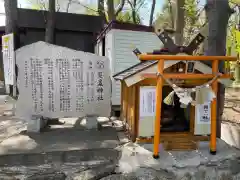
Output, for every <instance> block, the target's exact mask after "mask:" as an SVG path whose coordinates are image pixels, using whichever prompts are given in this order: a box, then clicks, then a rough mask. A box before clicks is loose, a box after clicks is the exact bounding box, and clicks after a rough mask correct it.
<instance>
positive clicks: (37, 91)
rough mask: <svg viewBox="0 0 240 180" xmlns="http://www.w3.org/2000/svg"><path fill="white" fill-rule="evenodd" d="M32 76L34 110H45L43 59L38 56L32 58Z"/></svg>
mask: <svg viewBox="0 0 240 180" xmlns="http://www.w3.org/2000/svg"><path fill="white" fill-rule="evenodd" d="M30 62H31V68H30V77H31V81H32V82H31V84H32V99H33V103H34V111H35V112H42V111H43V77H42V61H41V60H39V59H37V58H31V59H30Z"/></svg>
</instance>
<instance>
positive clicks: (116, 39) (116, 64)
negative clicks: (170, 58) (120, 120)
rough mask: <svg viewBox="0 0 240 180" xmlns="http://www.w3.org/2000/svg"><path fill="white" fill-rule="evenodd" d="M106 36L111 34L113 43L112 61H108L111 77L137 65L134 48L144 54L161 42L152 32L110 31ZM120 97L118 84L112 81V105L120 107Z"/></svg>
mask: <svg viewBox="0 0 240 180" xmlns="http://www.w3.org/2000/svg"><path fill="white" fill-rule="evenodd" d="M108 34H111V36H112V42H113V44H112V46H111V48H112V50H111V53H112V55H111V57H112V60H110V62H112V65H111V67H112V69H111V71H112V75H114V74H116V73H118V72H120V71H123V70H124V69H126V68H129V67H130V66H132V65H134V64H137V63H139V59H138V58H137V57H136V56H135V55H134V54H133V52H132V51H133V49H134V48H138V49H139V50H140V51H141V52H142V53H145V52H152V51H153V50H154V49H159V48H161V46H162V43H161V41H160V40H159V38H158V37H157V35H156V34H155V33H153V32H140V31H130V30H119V29H112V30H111V31H110V32H109V33H108ZM120 97H121V87H120V82H119V81H114V80H112V105H114V106H116V105H117V106H118V105H120V104H121V100H120V99H121V98H120Z"/></svg>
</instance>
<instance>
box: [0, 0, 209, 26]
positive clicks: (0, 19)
mask: <svg viewBox="0 0 240 180" xmlns="http://www.w3.org/2000/svg"><path fill="white" fill-rule="evenodd" d="M18 1H19V4H21V7H22V8H27V7H29V4H28V3H26V2H27V0H18ZM62 1H64V2H67V1H66V0H62ZM81 1H82V2H83V3H84V4H91V3H96V0H81ZM149 1H150V0H149ZM164 1H165V0H156V7H155V15H156V14H157V13H158V12H159V11H160V9H161V8H162V5H163V2H164ZM205 1H206V0H200V4H201V5H204V4H205ZM3 2H4V0H0V26H4V25H5V16H4V15H2V13H4V3H3ZM80 8H82V7H80V6H78V7H76V6H75V7H71V11H73V12H76V11H79V9H80ZM150 9H151V3H148V4H147V7H146V8H142V9H141V10H140V16H141V19H142V22H143V24H145V25H148V22H149V14H150Z"/></svg>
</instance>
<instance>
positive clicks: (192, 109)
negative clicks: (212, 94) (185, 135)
mask: <svg viewBox="0 0 240 180" xmlns="http://www.w3.org/2000/svg"><path fill="white" fill-rule="evenodd" d="M194 128H195V106H192V105H191V106H190V133H191V135H194Z"/></svg>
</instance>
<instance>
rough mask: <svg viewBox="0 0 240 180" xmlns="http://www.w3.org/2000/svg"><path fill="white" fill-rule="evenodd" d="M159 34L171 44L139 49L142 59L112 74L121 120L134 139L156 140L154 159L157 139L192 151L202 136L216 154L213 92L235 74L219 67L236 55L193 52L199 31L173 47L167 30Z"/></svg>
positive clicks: (172, 147)
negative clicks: (117, 83) (117, 88)
mask: <svg viewBox="0 0 240 180" xmlns="http://www.w3.org/2000/svg"><path fill="white" fill-rule="evenodd" d="M159 37H160V39H161V38H163V39H164V41H163V42H165V43H164V45H165V47H166V46H167V47H168V48H166V49H161V50H159V51H154V52H152V53H147V54H142V53H141V52H140V51H139V50H138V49H135V50H134V53H135V54H136V55H137V56H138V58H139V60H141V62H140V63H138V64H136V65H134V66H132V67H130V68H128V69H126V70H124V71H122V72H119V73H117V74H115V75H114V78H115V79H116V80H120V81H121V91H122V92H121V93H122V97H121V119H122V120H123V121H124V122H125V123H126V128H127V130H128V132H129V135H130V136H131V139H132V141H138V142H145V143H147V142H149V143H154V152H153V157H154V158H158V152H159V143H162V144H163V147H164V148H165V149H166V150H192V149H197V146H198V142H199V141H210V152H211V153H212V154H215V153H216V117H217V115H216V111H217V107H216V106H217V104H216V96H215V95H216V94H217V87H218V83H225V82H226V79H231V78H232V77H231V75H230V72H229V71H226V72H225V73H220V72H219V67H218V66H219V61H236V58H235V57H226V56H193V55H191V54H192V52H193V51H194V50H195V49H196V46H198V45H199V43H201V42H202V40H203V36H202V35H201V34H200V35H198V36H196V38H195V39H194V40H193V41H192V42H195V44H193V43H190V45H189V46H187V47H183V46H182V47H177V46H174V43H172V42H171V40H170V39H168V40H166V39H167V36H166V34H164V32H162V33H161V34H160V35H159ZM169 44H170V45H169ZM170 46H171V47H170ZM173 46H174V47H173ZM206 61H210V62H212V67H211V66H208V65H207V64H206V63H204V62H206Z"/></svg>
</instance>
